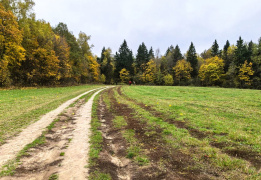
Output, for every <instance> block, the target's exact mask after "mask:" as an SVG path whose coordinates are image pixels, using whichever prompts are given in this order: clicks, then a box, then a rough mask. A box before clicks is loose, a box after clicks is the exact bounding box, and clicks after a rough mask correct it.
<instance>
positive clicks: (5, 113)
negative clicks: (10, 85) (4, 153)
mask: <svg viewBox="0 0 261 180" xmlns="http://www.w3.org/2000/svg"><path fill="white" fill-rule="evenodd" d="M98 87H101V86H98V85H84V86H73V87H60V88H40V89H37V88H32V89H28V88H27V89H17V90H0V145H1V144H2V143H4V141H5V140H6V139H7V138H10V137H12V136H14V135H15V134H17V133H18V132H20V131H21V130H22V129H23V128H25V127H26V126H28V125H29V124H31V123H32V122H35V121H37V120H39V118H40V116H42V115H44V114H45V113H48V112H49V111H51V110H53V109H55V108H57V107H58V106H59V105H61V104H62V103H63V102H65V101H67V100H69V99H71V98H74V97H76V96H77V95H79V94H81V93H84V92H86V91H88V90H90V89H94V88H98Z"/></svg>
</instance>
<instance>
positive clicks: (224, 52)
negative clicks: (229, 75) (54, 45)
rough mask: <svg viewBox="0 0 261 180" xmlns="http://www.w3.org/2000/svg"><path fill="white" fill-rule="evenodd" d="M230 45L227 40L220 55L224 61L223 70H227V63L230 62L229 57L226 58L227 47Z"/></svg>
mask: <svg viewBox="0 0 261 180" xmlns="http://www.w3.org/2000/svg"><path fill="white" fill-rule="evenodd" d="M229 47H230V43H229V41H228V40H227V42H226V44H225V46H224V48H223V55H222V58H223V59H224V63H225V67H224V70H225V72H227V71H228V68H229V65H230V63H231V62H229V59H228V52H227V51H228V48H229Z"/></svg>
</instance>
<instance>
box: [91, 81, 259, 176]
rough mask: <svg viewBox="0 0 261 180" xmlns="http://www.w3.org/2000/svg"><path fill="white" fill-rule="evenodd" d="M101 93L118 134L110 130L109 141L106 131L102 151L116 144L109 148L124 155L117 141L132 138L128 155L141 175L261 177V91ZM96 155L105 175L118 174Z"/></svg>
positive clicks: (120, 90)
mask: <svg viewBox="0 0 261 180" xmlns="http://www.w3.org/2000/svg"><path fill="white" fill-rule="evenodd" d="M102 99H103V101H104V103H105V104H106V107H107V109H108V111H106V110H104V111H105V115H103V117H105V119H106V117H110V118H107V121H108V122H110V121H111V123H109V124H108V122H107V124H106V123H105V125H106V127H107V128H109V129H108V130H106V131H104V134H105V135H103V136H106V132H114V133H115V132H117V133H118V134H117V136H115V137H113V136H112V135H110V138H115V139H113V140H111V141H110V143H108V140H105V141H103V142H102V141H101V138H100V143H101V144H103V148H100V149H99V151H100V152H101V154H102V156H103V155H104V154H106V153H105V152H106V149H109V150H108V152H107V154H108V153H111V154H112V156H113V158H115V157H117V156H118V158H119V159H122V158H124V157H122V154H117V150H115V151H112V150H111V149H112V148H111V147H117V146H120V145H119V144H117V143H116V144H113V143H114V142H120V141H121V142H127V145H125V146H126V147H125V152H126V153H125V155H124V156H125V157H126V158H128V159H130V160H131V161H132V163H133V164H132V165H131V166H132V167H133V166H134V167H135V164H136V165H137V168H136V169H135V168H133V169H135V171H134V172H132V173H133V174H136V176H137V177H139V178H154V179H157V178H167V179H168V178H173V177H175V178H176V179H179V178H181V177H182V178H185V179H260V178H261V171H260V170H261V169H260V168H261V132H260V129H261V92H260V91H259V90H247V89H224V88H205V87H173V86H172V87H159V86H122V87H116V88H114V89H113V90H111V91H107V92H105V93H103V95H102ZM103 106H104V105H103ZM103 106H101V107H103ZM97 109H99V106H98V107H97ZM110 119H111V120H110ZM103 126H104V125H103ZM103 126H101V128H102V127H103ZM119 137H121V138H122V139H121V140H119ZM110 144H112V145H110ZM122 147H123V146H122ZM104 151H105V152H104ZM111 151H112V152H111ZM94 159H96V160H97V162H96V163H94V164H96V166H94V168H93V172H95V173H96V174H95V173H94V174H95V175H97V177H98V179H99V176H101V175H106V174H107V175H108V177H110V178H111V179H114V178H116V177H115V174H114V173H113V172H115V168H114V169H111V170H109V169H106V167H102V165H103V164H104V163H108V162H107V161H106V162H104V161H103V159H104V157H101V158H99V156H98V155H96V157H95V158H94ZM94 159H92V162H95V161H94ZM97 164H98V165H97ZM111 166H113V164H112V165H111ZM129 166H130V165H129ZM99 167H102V168H99ZM151 167H153V169H152V170H151V169H150V168H151ZM104 169H105V170H104ZM121 169H122V168H121ZM120 171H121V170H120V168H119V170H118V172H120ZM125 171H126V172H127V171H128V170H127V169H125ZM98 172H99V173H100V174H99V173H98ZM139 172H141V173H140V174H139ZM144 172H147V176H146V173H144ZM132 173H130V174H132ZM173 173H174V174H173ZM120 176H121V174H119V175H118V177H120ZM136 176H135V177H136ZM110 178H108V179H110ZM182 178H181V179H182ZM94 179H95V178H94Z"/></svg>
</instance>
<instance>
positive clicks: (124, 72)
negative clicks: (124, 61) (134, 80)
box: [120, 68, 130, 83]
mask: <svg viewBox="0 0 261 180" xmlns="http://www.w3.org/2000/svg"><path fill="white" fill-rule="evenodd" d="M120 79H121V82H122V83H127V82H128V81H129V80H130V73H129V71H127V69H125V68H123V69H122V70H121V71H120Z"/></svg>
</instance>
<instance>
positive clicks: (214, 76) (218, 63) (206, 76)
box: [199, 56, 224, 85]
mask: <svg viewBox="0 0 261 180" xmlns="http://www.w3.org/2000/svg"><path fill="white" fill-rule="evenodd" d="M223 76H224V60H223V59H221V58H219V57H217V56H216V57H212V58H209V59H206V61H205V62H204V64H202V65H201V66H200V69H199V77H200V79H201V81H202V82H204V83H205V84H206V85H216V84H217V83H219V82H221V78H222V77H223Z"/></svg>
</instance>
